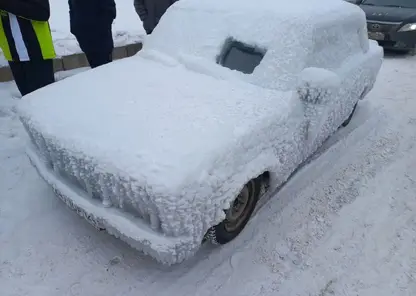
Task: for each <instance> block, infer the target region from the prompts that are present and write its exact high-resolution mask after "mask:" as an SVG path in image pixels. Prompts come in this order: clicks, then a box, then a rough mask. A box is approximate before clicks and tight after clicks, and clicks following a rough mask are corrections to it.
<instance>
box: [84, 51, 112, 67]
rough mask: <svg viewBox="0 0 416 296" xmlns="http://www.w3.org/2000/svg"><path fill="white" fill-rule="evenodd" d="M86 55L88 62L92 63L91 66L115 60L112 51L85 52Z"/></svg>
mask: <svg viewBox="0 0 416 296" xmlns="http://www.w3.org/2000/svg"><path fill="white" fill-rule="evenodd" d="M85 55H86V56H87V60H88V63H89V64H90V66H91V68H96V67H99V66H102V65H105V64H108V63H111V62H112V61H113V55H112V53H111V52H110V53H108V52H100V51H96V52H88V51H87V52H85Z"/></svg>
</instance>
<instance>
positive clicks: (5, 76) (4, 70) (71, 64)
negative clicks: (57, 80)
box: [0, 43, 142, 82]
mask: <svg viewBox="0 0 416 296" xmlns="http://www.w3.org/2000/svg"><path fill="white" fill-rule="evenodd" d="M141 49H142V44H141V43H134V44H129V45H124V46H120V47H116V48H114V51H113V59H114V60H119V59H124V58H127V57H131V56H133V55H135V54H136V53H137V52H139V51H140V50H141ZM53 66H54V70H55V72H59V71H66V70H73V69H78V68H83V67H88V66H89V65H88V61H87V57H86V56H85V54H84V53H77V54H72V55H68V56H64V57H61V58H57V59H55V60H54V61H53ZM12 80H13V75H12V72H11V71H10V68H9V67H8V66H4V67H0V82H8V81H12Z"/></svg>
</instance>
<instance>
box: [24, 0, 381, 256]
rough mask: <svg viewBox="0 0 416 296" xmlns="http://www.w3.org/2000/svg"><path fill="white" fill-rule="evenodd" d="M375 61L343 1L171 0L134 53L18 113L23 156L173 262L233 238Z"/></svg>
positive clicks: (78, 203)
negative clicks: (25, 140) (25, 141)
mask: <svg viewBox="0 0 416 296" xmlns="http://www.w3.org/2000/svg"><path fill="white" fill-rule="evenodd" d="M323 2H325V3H323ZM382 58H383V50H382V48H381V47H379V46H378V44H377V43H376V42H375V41H371V40H368V36H367V27H366V19H365V15H364V12H363V11H362V10H361V9H360V8H359V7H358V6H355V5H351V4H349V3H347V2H345V1H337V0H295V1H292V2H281V1H276V0H258V1H254V2H253V1H241V0H228V1H224V0H199V1H195V0H181V1H178V2H176V3H175V4H174V5H173V6H172V7H171V8H169V10H168V11H167V13H166V14H165V15H164V16H163V18H162V19H161V21H160V23H159V25H158V27H157V28H156V29H155V31H154V32H153V33H152V35H150V36H148V37H147V39H146V40H145V42H144V47H143V49H142V50H141V51H140V52H139V53H138V54H137V55H136V56H134V57H131V58H127V59H124V60H120V61H116V62H113V63H112V64H108V65H105V66H102V67H99V68H96V69H93V70H89V71H87V72H84V73H81V74H77V75H76V76H73V77H70V78H67V79H65V80H63V81H59V82H57V83H55V84H53V85H51V86H48V87H45V88H43V89H41V90H39V91H36V92H34V93H32V94H30V95H28V96H26V97H24V98H23V99H22V102H21V103H20V105H19V107H18V111H19V115H20V118H21V121H22V123H23V125H24V126H25V129H26V130H27V132H28V134H29V136H30V139H31V141H30V142H31V143H30V144H29V149H28V155H29V157H30V159H31V161H32V163H33V164H34V166H35V167H36V168H37V170H38V172H39V173H40V175H41V176H42V177H43V178H44V179H45V180H46V182H47V183H49V184H50V185H51V186H52V188H53V189H54V191H55V193H56V194H57V195H58V196H59V197H60V198H61V199H62V200H63V201H64V202H65V203H66V204H67V205H68V206H69V207H71V208H72V209H74V210H76V211H77V212H78V213H79V214H80V215H82V216H84V217H85V218H86V219H87V220H88V221H89V222H90V223H92V224H93V225H94V226H95V227H96V228H98V229H105V230H107V231H108V232H109V233H110V234H112V235H114V236H116V237H119V238H120V239H122V240H124V241H125V242H127V243H128V244H130V245H131V246H132V247H134V248H137V249H139V250H142V251H143V252H145V253H147V254H149V255H151V256H153V257H154V258H156V259H157V260H158V261H160V262H162V263H166V264H174V263H179V262H181V261H183V260H185V259H187V258H189V257H190V256H192V255H193V254H195V252H196V251H197V250H198V249H199V247H200V245H201V244H202V242H203V241H206V240H209V241H211V242H214V243H218V244H225V243H227V242H229V241H231V240H232V239H234V238H235V237H236V236H237V235H238V234H239V233H240V232H241V231H242V229H243V228H244V227H245V225H246V223H247V222H248V220H249V219H250V216H252V213H253V211H254V210H255V209H256V210H257V209H258V208H259V206H260V205H261V204H262V202H258V201H259V200H260V201H264V200H265V198H266V196H270V195H271V194H270V192H273V191H276V189H277V188H278V187H279V186H281V185H282V184H283V183H284V182H285V181H287V179H288V178H289V176H290V175H291V174H292V173H293V172H294V171H295V169H296V168H297V167H299V165H301V164H302V163H303V162H304V161H305V160H306V159H307V158H308V157H309V156H311V154H313V153H314V152H315V151H316V150H317V148H318V147H319V146H320V145H321V144H322V143H323V142H324V141H325V139H327V138H328V137H329V136H330V135H331V134H332V133H334V132H335V131H336V130H337V129H338V128H339V127H340V126H342V125H344V126H345V125H347V124H348V122H349V121H350V120H351V116H352V114H353V113H354V110H355V108H356V106H357V102H358V101H359V100H360V99H363V98H364V97H365V96H366V94H367V93H368V92H369V91H370V90H371V89H372V87H373V84H374V82H375V80H376V77H377V75H378V72H379V69H380V67H381V64H382ZM267 192H269V194H267ZM278 196H279V195H278V194H277V196H276V198H278Z"/></svg>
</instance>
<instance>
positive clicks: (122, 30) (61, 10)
mask: <svg viewBox="0 0 416 296" xmlns="http://www.w3.org/2000/svg"><path fill="white" fill-rule="evenodd" d="M49 2H50V6H51V18H50V26H51V31H52V37H53V40H54V45H55V50H56V54H57V55H58V56H59V57H62V56H66V55H70V54H75V53H80V52H81V49H80V48H79V45H78V42H77V41H76V39H75V36H74V35H72V34H71V33H70V29H69V8H68V0H49ZM115 2H116V7H117V17H116V19H115V21H114V23H113V38H114V44H115V46H122V45H126V44H132V43H137V42H140V41H141V40H142V39H143V37H144V35H145V32H144V29H143V25H142V22H141V21H140V18H139V17H138V15H137V13H136V11H135V10H134V6H133V0H115ZM6 64H7V61H6V60H5V58H4V55H3V53H2V52H1V50H0V66H1V65H6Z"/></svg>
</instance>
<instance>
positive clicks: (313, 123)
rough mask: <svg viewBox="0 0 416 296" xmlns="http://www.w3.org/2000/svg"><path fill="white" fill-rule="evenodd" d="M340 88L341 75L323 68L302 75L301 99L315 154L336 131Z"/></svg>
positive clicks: (309, 143) (308, 139)
mask: <svg viewBox="0 0 416 296" xmlns="http://www.w3.org/2000/svg"><path fill="white" fill-rule="evenodd" d="M339 88H340V79H339V77H338V75H337V74H336V73H334V72H332V71H330V70H326V69H323V68H314V67H311V68H306V69H304V70H303V71H302V72H301V73H300V75H299V83H298V86H297V95H298V98H299V100H300V101H301V102H302V104H303V108H304V117H305V122H306V130H305V139H306V140H305V146H306V147H307V148H306V150H307V151H308V153H312V152H313V151H314V150H316V148H317V147H318V146H319V145H320V144H322V142H323V141H324V140H325V139H326V138H327V137H328V136H329V135H330V134H331V133H332V132H333V130H335V129H336V127H335V126H334V122H335V120H334V114H336V111H337V108H338V104H337V101H336V97H337V93H338V91H339Z"/></svg>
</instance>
